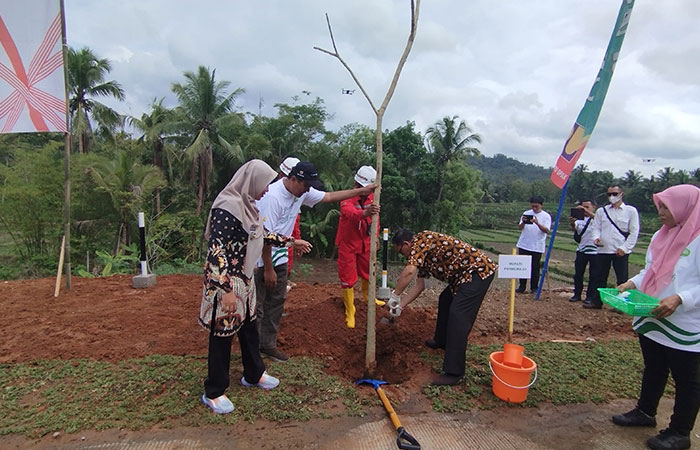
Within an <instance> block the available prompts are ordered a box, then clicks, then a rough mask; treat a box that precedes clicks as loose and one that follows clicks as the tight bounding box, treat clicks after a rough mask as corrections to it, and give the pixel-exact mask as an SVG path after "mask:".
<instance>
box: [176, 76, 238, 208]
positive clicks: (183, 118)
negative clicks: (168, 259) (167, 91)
mask: <svg viewBox="0 0 700 450" xmlns="http://www.w3.org/2000/svg"><path fill="white" fill-rule="evenodd" d="M215 75H216V70H211V71H210V70H209V68H207V67H204V66H199V68H198V69H197V72H196V73H195V72H189V71H187V72H185V73H184V77H185V82H184V83H173V85H172V91H173V92H174V93H175V95H176V96H177V98H178V100H179V102H180V105H179V106H178V107H177V108H176V111H175V112H176V114H177V115H178V117H177V119H176V123H175V125H174V126H175V127H177V128H179V129H181V130H182V131H183V134H184V136H186V138H187V139H188V144H187V147H186V148H185V155H186V157H187V158H188V160H189V161H190V180H191V182H192V184H193V185H196V186H197V194H196V195H197V209H196V211H195V214H196V215H199V214H200V212H201V211H202V205H203V204H204V199H205V197H206V195H207V194H208V192H209V185H210V181H211V180H210V177H211V174H212V170H213V166H214V155H213V152H214V151H221V153H222V154H223V155H224V157H225V158H227V159H238V160H240V159H241V157H242V152H241V148H240V146H239V145H238V144H233V145H232V144H230V143H229V142H227V141H226V140H225V139H224V138H223V137H222V136H221V135H220V134H219V128H220V127H221V126H222V125H224V123H225V122H229V121H239V122H240V121H243V118H242V116H241V115H240V114H236V113H233V107H234V100H235V98H236V97H237V96H238V95H240V94H242V93H243V92H245V91H244V89H242V88H238V89H235V90H234V91H233V92H232V93H230V94H228V95H227V94H226V89H227V88H228V86H229V85H230V83H229V82H228V81H218V82H217V81H216V78H215Z"/></svg>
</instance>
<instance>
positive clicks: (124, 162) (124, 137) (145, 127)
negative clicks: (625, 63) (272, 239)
mask: <svg viewBox="0 0 700 450" xmlns="http://www.w3.org/2000/svg"><path fill="white" fill-rule="evenodd" d="M67 69H68V83H69V85H70V89H69V91H70V92H69V94H70V99H69V106H70V114H71V121H70V122H71V124H72V126H73V129H72V136H73V139H74V142H73V145H72V148H73V152H74V154H73V155H72V156H71V221H72V223H71V242H70V244H71V249H70V260H71V264H72V267H73V270H74V273H75V274H84V275H86V276H89V275H100V274H102V273H105V272H107V273H109V272H112V270H111V268H108V269H109V270H106V271H105V269H106V262H105V261H107V258H105V256H104V255H105V254H111V255H112V256H113V257H114V258H119V257H120V256H122V255H124V253H125V250H124V249H126V248H130V246H131V245H132V243H133V242H135V241H137V239H138V229H137V227H136V214H137V212H138V211H144V212H145V216H146V230H147V255H148V260H149V261H148V262H149V266H150V268H151V270H152V271H154V272H156V273H173V272H176V271H178V270H180V269H181V270H182V271H189V270H191V268H192V267H194V266H198V265H201V264H202V259H203V254H204V246H205V242H204V241H203V230H204V228H205V227H204V225H205V221H206V219H207V216H208V211H209V205H211V202H212V201H213V199H214V197H215V196H216V195H217V194H218V192H219V191H220V190H221V189H222V188H223V187H224V186H225V185H226V184H227V183H228V181H229V180H230V178H231V176H232V175H233V173H234V172H235V171H236V170H237V169H238V168H239V167H240V166H241V164H243V163H244V162H246V161H248V160H250V159H253V158H259V159H263V160H264V161H266V162H267V163H269V164H270V165H271V166H272V167H274V168H276V167H278V165H279V163H280V162H281V161H282V160H283V159H284V158H285V157H286V156H289V155H293V156H296V157H298V158H300V159H303V160H309V161H312V162H313V163H314V164H315V165H316V167H317V169H318V170H319V173H320V177H321V179H322V181H323V182H324V184H325V187H326V190H328V191H332V190H339V189H347V188H351V187H352V186H353V176H354V173H355V171H356V170H357V168H358V167H359V166H361V165H365V164H372V165H374V164H375V163H376V152H375V147H376V137H375V133H374V131H373V130H372V129H371V128H369V127H367V126H363V125H359V124H348V125H344V126H341V127H340V128H339V129H337V130H331V129H328V128H327V123H328V122H329V121H330V120H332V118H333V112H332V111H328V110H327V109H326V106H325V104H324V101H323V99H321V98H314V97H312V96H311V93H310V92H307V91H305V92H303V94H304V95H301V96H293V97H291V101H290V102H289V103H277V104H275V105H274V107H275V113H274V114H273V115H272V116H264V115H262V114H261V113H260V112H259V111H258V112H245V111H240V110H239V108H238V107H237V105H236V100H237V98H238V96H239V95H240V94H241V93H242V92H244V87H236V88H232V87H231V86H232V83H231V82H229V81H226V80H220V79H217V78H216V76H215V75H216V70H215V69H213V68H208V67H204V66H199V67H197V68H196V70H193V71H189V70H188V71H184V72H183V74H182V77H181V79H180V80H174V81H173V82H172V84H171V90H172V91H173V93H174V94H175V96H176V97H177V102H178V103H177V105H176V106H175V107H173V108H167V107H165V106H163V99H155V98H154V99H153V101H152V103H151V106H150V108H151V110H150V111H147V112H145V113H143V114H142V115H141V116H140V117H138V118H137V117H129V116H123V115H120V114H119V113H118V112H117V111H116V110H115V109H112V108H110V107H107V106H106V105H105V104H103V103H101V102H100V100H102V99H104V98H107V99H113V100H118V101H119V100H122V99H124V98H125V93H124V91H123V89H122V88H121V86H120V85H119V83H118V82H117V81H115V80H109V75H110V71H111V64H110V62H109V60H107V59H104V58H100V57H99V56H98V55H96V54H95V53H94V52H93V51H92V50H90V49H88V48H82V49H80V50H75V49H71V50H70V52H69V57H68V62H67ZM261 101H262V100H261ZM132 133H133V134H132ZM382 138H383V150H384V155H383V156H384V158H383V177H382V212H381V224H382V226H386V227H389V228H390V229H391V230H396V229H397V228H399V227H405V228H411V229H414V230H424V229H433V230H436V231H441V232H445V233H449V234H457V233H459V232H460V231H461V230H465V229H466V230H469V231H470V232H471V231H472V230H475V229H488V230H504V231H510V230H513V229H515V227H516V224H517V217H518V216H519V215H520V214H521V213H522V211H524V210H525V209H527V208H528V207H529V205H528V204H527V203H526V202H527V201H528V199H529V198H530V197H531V196H532V195H542V196H544V198H545V201H546V204H545V209H547V210H549V211H550V212H554V211H555V210H556V204H557V202H558V199H559V196H560V192H561V191H560V190H558V189H557V188H556V187H554V185H553V184H552V183H551V182H550V181H549V172H550V170H549V169H545V168H542V167H538V166H535V165H532V164H523V163H521V162H519V161H517V160H515V159H513V158H509V157H507V156H504V155H496V156H493V157H486V156H483V155H481V152H480V150H479V149H478V145H479V144H480V143H481V140H482V138H483V139H488V138H489V137H488V136H481V135H480V134H479V133H478V130H472V129H471V128H470V127H469V126H468V125H467V122H465V121H464V120H462V119H460V118H459V117H457V116H445V117H442V118H436V121H435V122H434V124H433V125H432V126H430V127H428V128H427V130H424V131H423V130H416V129H415V124H414V123H412V122H407V123H406V124H405V125H403V126H400V127H398V128H396V129H394V130H384V135H383V136H382ZM63 147H64V137H63V135H61V134H57V133H47V134H43V135H36V134H6V135H2V136H0V278H2V279H7V278H19V277H33V276H46V275H51V274H54V273H55V272H56V268H57V267H56V266H57V260H58V248H59V245H60V242H61V236H62V235H63V202H64V200H63V186H64V172H63V162H64V148H63ZM698 182H700V169H695V170H691V171H686V170H674V169H671V168H666V169H664V170H662V171H659V173H658V174H657V175H656V176H654V177H650V178H649V179H648V180H646V179H644V178H643V177H641V175H640V174H638V173H635V172H634V171H628V172H627V173H626V174H625V176H624V177H623V178H621V179H615V177H614V176H613V174H612V173H611V172H608V171H593V172H590V171H588V169H587V168H586V166H585V165H580V166H578V167H577V168H576V169H575V170H574V172H573V173H572V176H571V179H570V182H569V188H568V193H567V199H566V200H567V206H569V205H570V204H573V203H574V202H575V201H577V200H581V199H582V198H584V197H590V198H593V199H594V200H598V203H602V202H604V201H605V197H604V195H603V193H604V192H605V189H606V188H607V186H608V185H610V184H613V183H620V184H622V185H623V187H624V189H625V191H626V197H625V200H626V201H627V202H628V203H630V204H632V205H635V206H637V207H638V209H639V210H640V212H641V213H642V231H643V232H645V233H652V232H654V231H655V230H656V229H657V228H658V226H659V224H658V220H657V219H656V214H655V213H654V205H653V203H652V201H651V194H652V193H653V192H657V191H660V190H662V189H665V188H666V187H668V186H671V185H673V184H678V183H698ZM479 202H483V203H482V204H479ZM493 205H495V206H494V207H491V206H493ZM567 210H568V209H567ZM567 220H568V217H563V218H562V220H561V224H560V225H562V226H561V230H560V232H561V236H562V237H565V236H566V235H567V234H568V233H569V231H568V225H567ZM337 221H338V205H337V204H319V205H317V206H316V207H315V208H313V209H307V208H304V209H303V211H302V221H301V228H302V233H303V234H304V237H305V238H306V239H309V240H310V241H311V243H312V244H313V246H314V251H315V252H316V256H319V257H331V256H332V255H333V252H334V245H333V242H334V237H335V232H336V228H337ZM509 237H510V236H501V237H500V239H506V238H509ZM478 242H479V243H480V245H483V247H484V248H488V247H489V241H488V240H487V239H485V238H484V239H480V240H478ZM492 242H499V240H495V241H492ZM557 245H558V246H557V249H562V250H566V251H569V250H570V249H571V247H572V246H573V243H572V242H571V241H570V240H569V239H568V238H566V237H565V238H564V239H561V240H560V241H559V242H558V244H557ZM641 248H642V247H640V249H641ZM636 258H637V257H636V256H634V255H633V262H634V263H637V262H638V260H637V259H636ZM129 269H131V270H133V271H136V270H137V267H136V265H135V264H132V265H130V266H129V265H127V266H126V267H125V268H120V270H127V271H128V270H129Z"/></svg>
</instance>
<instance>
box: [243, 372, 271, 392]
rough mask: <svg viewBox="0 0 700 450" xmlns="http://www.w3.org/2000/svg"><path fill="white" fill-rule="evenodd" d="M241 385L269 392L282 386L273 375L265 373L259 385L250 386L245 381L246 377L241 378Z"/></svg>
mask: <svg viewBox="0 0 700 450" xmlns="http://www.w3.org/2000/svg"><path fill="white" fill-rule="evenodd" d="M241 384H242V385H243V386H245V387H253V386H257V387H259V388H260V389H265V390H266V391H269V390H270V389H274V388H276V387H277V386H279V384H280V380H279V379H277V378H275V377H273V376H272V375H268V374H267V372H263V374H262V376H261V377H260V381H258V383H257V384H250V383H248V382H247V381H246V380H245V377H241Z"/></svg>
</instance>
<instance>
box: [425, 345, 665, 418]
mask: <svg viewBox="0 0 700 450" xmlns="http://www.w3.org/2000/svg"><path fill="white" fill-rule="evenodd" d="M524 346H525V355H526V356H528V357H529V358H531V359H532V360H534V361H535V363H537V369H538V378H537V381H536V382H535V384H534V385H533V386H532V387H531V388H530V389H529V390H528V397H527V400H526V401H525V402H524V403H523V404H522V405H517V404H509V405H511V406H513V407H536V406H537V405H538V404H539V403H541V402H545V403H552V404H555V405H564V404H572V403H587V402H592V403H604V402H609V401H612V400H615V399H618V398H636V397H637V396H638V395H639V389H640V387H641V380H642V369H643V367H644V366H643V363H642V357H641V353H640V351H639V344H638V343H637V341H636V340H626V341H611V342H605V343H595V342H591V343H586V344H568V343H552V342H538V343H529V344H525V345H524ZM502 349H503V347H502V346H500V345H493V346H488V347H479V346H469V348H468V350H467V371H466V374H465V381H464V382H461V383H459V384H458V385H457V386H453V387H443V386H440V387H436V386H427V387H425V388H424V389H423V392H424V393H425V395H426V396H427V397H428V398H429V399H430V400H431V401H432V404H433V408H434V409H435V410H436V411H444V412H458V411H465V410H469V409H472V408H474V407H479V408H492V407H495V406H502V405H504V404H506V403H504V402H502V401H501V400H499V399H498V398H496V397H495V396H494V395H493V393H492V391H491V386H492V383H491V371H490V369H489V366H488V356H489V354H490V353H491V352H494V351H501V350H502ZM424 359H425V360H426V362H428V363H430V364H431V365H432V367H433V369H434V370H435V371H436V372H438V371H439V369H440V367H441V364H442V360H441V358H440V357H439V356H437V355H433V356H428V355H426V356H425V358H424ZM673 393H674V388H673V385H672V382H670V383H669V384H668V385H667V386H666V392H665V394H666V395H673Z"/></svg>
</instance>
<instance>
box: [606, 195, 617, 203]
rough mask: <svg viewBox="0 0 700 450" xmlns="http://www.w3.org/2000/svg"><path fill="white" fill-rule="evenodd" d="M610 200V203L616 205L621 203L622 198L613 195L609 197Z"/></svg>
mask: <svg viewBox="0 0 700 450" xmlns="http://www.w3.org/2000/svg"><path fill="white" fill-rule="evenodd" d="M608 200H609V201H610V203H613V204H615V203H617V202H619V201H620V196H619V195H611V196H609V197H608Z"/></svg>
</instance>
